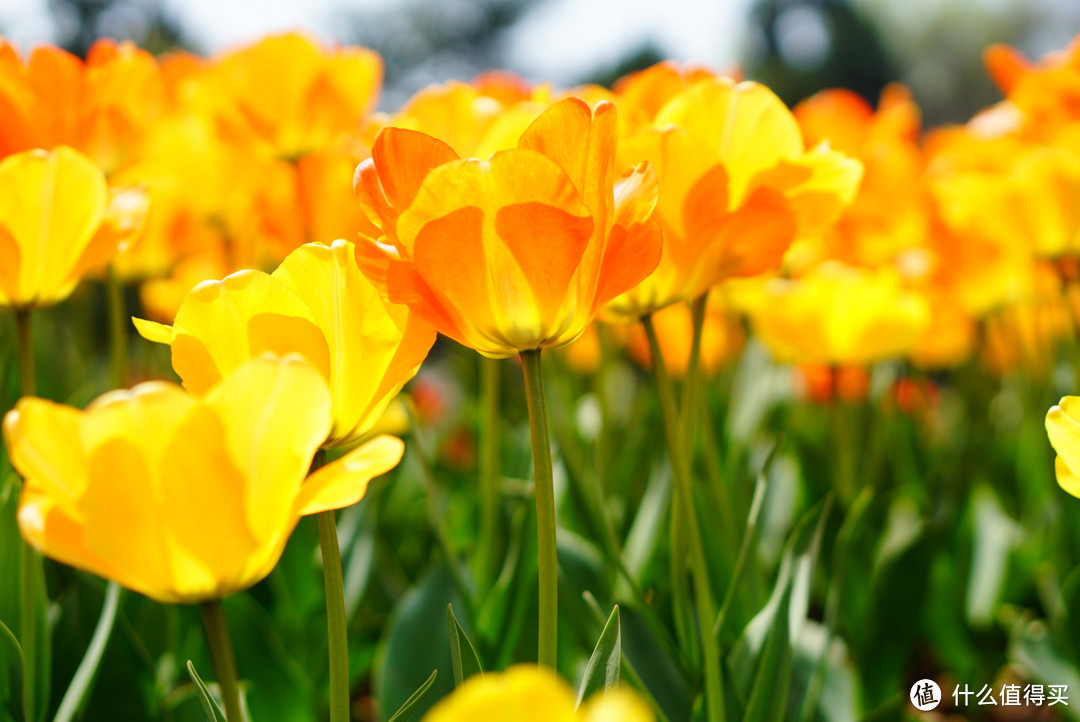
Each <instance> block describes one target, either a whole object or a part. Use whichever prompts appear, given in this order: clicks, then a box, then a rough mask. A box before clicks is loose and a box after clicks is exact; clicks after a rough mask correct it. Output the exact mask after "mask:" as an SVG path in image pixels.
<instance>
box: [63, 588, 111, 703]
mask: <svg viewBox="0 0 1080 722" xmlns="http://www.w3.org/2000/svg"><path fill="white" fill-rule="evenodd" d="M119 605H120V587H119V586H118V585H117V584H116V582H110V583H109V586H108V587H107V589H106V591H105V603H104V604H103V605H102V607H101V616H100V617H99V618H98V623H97V626H96V627H95V628H94V635H93V636H92V637H91V638H90V645H89V646H88V647H87V648H86V654H84V655H83V658H82V661H81V662H79V667H78V669H76V670H75V676H74V677H72V678H71V684H69V685H68V688H67V691H66V692H65V693H64V699H63V700H61V701H60V709H59V710H57V712H56V717H55V718H54V719H53V722H70V721H71V720H73V719H75V715H76V714H77V713H78V711H79V709H80V708H81V707H82V705H83V702H85V701H86V696H87V694H88V693H89V692H90V686H91V685H92V684H93V682H94V675H95V674H97V669H98V666H99V665H100V664H101V657H102V656H103V655H104V654H105V647H106V646H107V645H108V644H109V636H110V635H111V634H112V629H113V623H114V622H115V621H116V610H117V608H118V607H119Z"/></svg>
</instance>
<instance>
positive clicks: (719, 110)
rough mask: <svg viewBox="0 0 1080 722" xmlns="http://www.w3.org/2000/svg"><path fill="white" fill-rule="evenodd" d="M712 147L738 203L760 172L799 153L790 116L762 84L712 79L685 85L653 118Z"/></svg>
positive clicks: (798, 140) (799, 143) (798, 132)
mask: <svg viewBox="0 0 1080 722" xmlns="http://www.w3.org/2000/svg"><path fill="white" fill-rule="evenodd" d="M668 123H672V124H674V125H677V126H679V127H681V128H684V129H685V130H686V131H687V132H688V133H689V134H690V135H691V136H693V137H696V138H699V139H701V140H704V141H705V142H706V143H708V145H709V146H711V147H713V148H715V149H717V151H718V152H719V154H720V157H721V159H722V160H723V162H724V165H725V166H726V168H727V170H728V176H729V178H730V181H731V198H732V202H733V203H735V204H738V203H740V202H741V201H742V198H743V196H744V195H745V193H746V191H747V188H748V186H749V184H750V181H751V180H752V179H753V178H754V176H756V175H757V174H758V173H759V172H760V171H762V170H765V169H767V168H771V167H773V166H775V165H776V164H777V163H778V162H780V161H781V160H784V159H792V158H796V157H798V156H799V155H800V154H802V152H803V138H802V131H801V130H800V129H799V125H798V123H797V122H796V121H795V117H794V116H793V115H792V114H791V112H790V111H789V110H788V109H787V106H785V105H784V103H783V101H782V100H780V99H779V98H778V97H776V95H775V94H774V93H773V92H772V91H771V90H769V89H768V88H766V87H765V86H764V85H760V84H758V83H754V82H750V81H746V82H742V83H738V84H736V83H735V82H734V81H732V80H730V79H728V78H712V79H708V80H703V81H701V82H699V83H697V84H695V85H692V86H690V87H689V88H687V89H686V90H684V91H683V92H682V93H679V94H678V95H676V96H675V97H674V98H672V99H671V100H670V101H669V102H668V104H667V105H665V106H664V107H663V108H662V109H661V110H660V112H659V113H658V114H657V117H656V121H655V124H656V125H657V126H658V127H662V126H664V125H666V124H668Z"/></svg>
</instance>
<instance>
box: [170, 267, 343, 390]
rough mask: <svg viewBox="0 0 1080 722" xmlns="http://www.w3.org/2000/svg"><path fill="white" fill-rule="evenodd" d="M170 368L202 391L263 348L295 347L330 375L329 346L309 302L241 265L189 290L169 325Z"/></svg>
mask: <svg viewBox="0 0 1080 722" xmlns="http://www.w3.org/2000/svg"><path fill="white" fill-rule="evenodd" d="M173 333H174V338H173V342H172V362H173V369H174V370H175V371H176V373H177V374H178V375H179V376H180V378H181V379H182V380H183V382H184V387H185V388H187V389H188V390H189V391H191V392H192V393H193V394H197V395H202V394H205V393H206V392H207V391H209V390H210V389H211V388H213V386H214V385H215V384H217V383H218V382H219V381H220V380H221V379H222V378H223V377H225V376H228V375H229V374H230V373H232V371H234V370H235V369H237V368H239V366H240V365H241V364H243V363H244V362H246V361H247V360H248V359H250V358H252V357H254V356H258V355H259V354H262V353H267V352H269V353H274V354H279V355H281V354H287V353H293V352H295V353H300V354H302V355H303V356H304V358H306V359H308V361H309V362H310V363H311V364H312V365H313V366H314V367H315V368H317V369H318V370H319V372H320V373H322V374H323V377H324V378H329V377H330V360H329V349H328V348H327V344H326V339H325V337H324V336H323V334H322V331H320V330H319V327H318V326H317V325H316V324H315V321H314V319H313V317H312V315H311V309H309V308H308V306H307V304H305V303H304V302H303V301H302V300H300V298H298V297H297V296H296V294H295V293H293V291H292V290H290V289H289V288H288V287H287V286H285V284H283V283H281V282H280V281H276V280H275V279H274V278H272V277H271V276H269V275H267V274H265V273H262V272H261V271H240V272H239V273H234V274H232V275H231V276H228V277H226V278H225V279H224V280H222V281H206V282H204V283H201V284H199V285H198V286H196V287H195V288H193V289H192V290H191V292H190V293H188V295H187V296H186V297H185V298H184V301H183V303H182V304H181V305H180V310H179V311H177V313H176V322H175V323H174V325H173Z"/></svg>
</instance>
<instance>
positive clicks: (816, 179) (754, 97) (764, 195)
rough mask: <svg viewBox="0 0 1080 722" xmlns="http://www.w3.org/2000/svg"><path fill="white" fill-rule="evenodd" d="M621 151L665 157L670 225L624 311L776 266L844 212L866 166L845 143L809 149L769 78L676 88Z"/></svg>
mask: <svg viewBox="0 0 1080 722" xmlns="http://www.w3.org/2000/svg"><path fill="white" fill-rule="evenodd" d="M620 157H622V158H623V159H624V160H625V161H635V162H637V161H641V160H647V161H649V162H650V163H652V164H653V165H654V166H655V167H656V170H657V174H658V176H659V178H660V197H659V201H658V203H657V216H658V217H659V220H660V223H661V224H662V226H663V231H664V255H663V258H662V259H661V261H660V265H659V267H658V268H657V270H656V272H655V273H654V274H653V275H652V276H650V277H649V278H648V279H647V280H646V281H645V282H644V283H642V284H640V285H638V286H637V287H636V288H634V289H633V290H632V291H630V292H629V293H626V294H624V295H622V296H620V297H618V298H616V299H615V300H614V301H613V302H611V303H610V304H609V305H608V306H607V308H606V313H607V314H608V315H610V316H612V317H616V318H624V319H636V318H638V317H641V316H643V315H645V314H647V313H651V312H653V311H656V310H659V309H661V308H664V307H665V306H669V305H671V304H673V303H676V302H678V301H681V300H686V299H690V298H695V297H697V296H700V295H701V294H703V293H705V292H706V291H707V290H708V289H709V288H710V287H712V286H713V285H715V284H717V283H719V282H720V281H723V280H725V279H727V278H731V277H734V276H753V275H758V274H761V273H765V272H767V271H770V270H773V269H776V268H777V267H778V266H779V265H780V261H781V259H782V258H783V256H784V253H785V252H786V251H787V249H788V247H789V246H790V245H791V243H792V242H793V241H794V240H795V239H796V238H797V237H798V236H799V235H800V234H809V233H814V232H816V231H818V230H819V229H820V228H821V227H823V226H824V225H826V224H827V223H829V222H832V221H833V220H834V219H835V218H836V216H837V215H838V214H839V212H840V210H841V209H842V208H843V206H844V204H845V203H848V202H849V201H850V200H851V198H852V197H853V195H854V193H855V188H856V186H857V185H858V182H859V178H860V176H861V173H862V167H861V165H860V163H859V162H858V161H857V160H854V159H852V158H849V157H847V156H845V155H843V154H841V153H838V152H836V151H832V150H829V149H827V148H824V147H819V148H815V149H813V150H809V151H808V150H807V149H806V146H805V144H804V142H803V138H802V133H801V132H800V130H799V126H798V124H797V123H796V121H795V118H794V116H793V115H792V114H791V112H790V111H789V110H788V109H787V107H785V106H784V104H783V102H781V101H780V99H779V98H777V97H776V96H775V95H774V94H773V93H772V92H771V91H770V90H769V89H768V88H766V87H764V86H762V85H758V84H756V83H751V82H743V83H735V82H734V81H732V80H730V79H728V78H721V77H716V78H707V79H704V80H700V81H698V82H696V83H693V84H691V85H690V86H689V87H687V88H686V89H684V90H683V91H681V92H680V93H678V94H677V95H675V96H674V97H672V98H671V100H669V101H668V102H667V103H666V104H665V105H664V106H663V107H662V108H661V109H660V111H659V112H658V113H657V115H656V117H655V118H654V119H653V122H652V126H650V127H648V128H646V129H644V130H643V131H641V132H639V133H637V134H635V135H633V136H631V137H630V138H629V139H627V140H626V141H625V142H624V144H623V145H622V147H621V148H620Z"/></svg>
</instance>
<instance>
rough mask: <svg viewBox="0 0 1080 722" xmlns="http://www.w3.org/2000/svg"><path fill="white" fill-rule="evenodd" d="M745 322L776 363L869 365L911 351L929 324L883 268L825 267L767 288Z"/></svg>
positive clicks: (925, 310)
mask: <svg viewBox="0 0 1080 722" xmlns="http://www.w3.org/2000/svg"><path fill="white" fill-rule="evenodd" d="M751 318H752V320H753V324H754V330H755V331H756V332H757V335H758V337H759V338H760V339H761V340H762V341H764V342H765V345H767V346H768V347H769V349H770V350H771V351H772V352H773V354H774V355H775V356H776V357H777V358H778V359H780V360H782V361H798V362H806V363H816V364H827V365H849V364H869V363H873V362H875V361H879V360H883V359H887V358H892V357H897V356H903V355H904V354H906V353H907V352H908V351H910V350H912V349H913V348H914V347H915V345H916V343H917V342H918V341H919V340H920V338H921V336H922V333H923V331H925V329H926V328H927V327H928V326H929V324H930V308H929V304H928V303H927V302H926V299H925V298H923V297H922V296H921V295H919V294H918V293H915V292H912V291H910V290H907V289H905V288H904V287H903V285H902V283H901V279H900V277H899V276H898V275H897V274H896V273H895V272H891V271H890V270H889V269H887V268H883V269H879V270H868V269H858V268H854V267H851V266H845V265H843V264H840V263H838V262H829V263H826V264H823V265H822V266H820V267H818V268H817V269H815V270H814V271H813V272H811V273H810V274H808V275H807V276H805V277H803V278H800V279H797V280H787V279H775V280H773V281H770V282H769V283H767V284H766V285H765V287H764V289H763V291H762V295H761V297H760V298H759V299H758V303H757V305H756V307H755V308H753V309H752V310H751Z"/></svg>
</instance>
